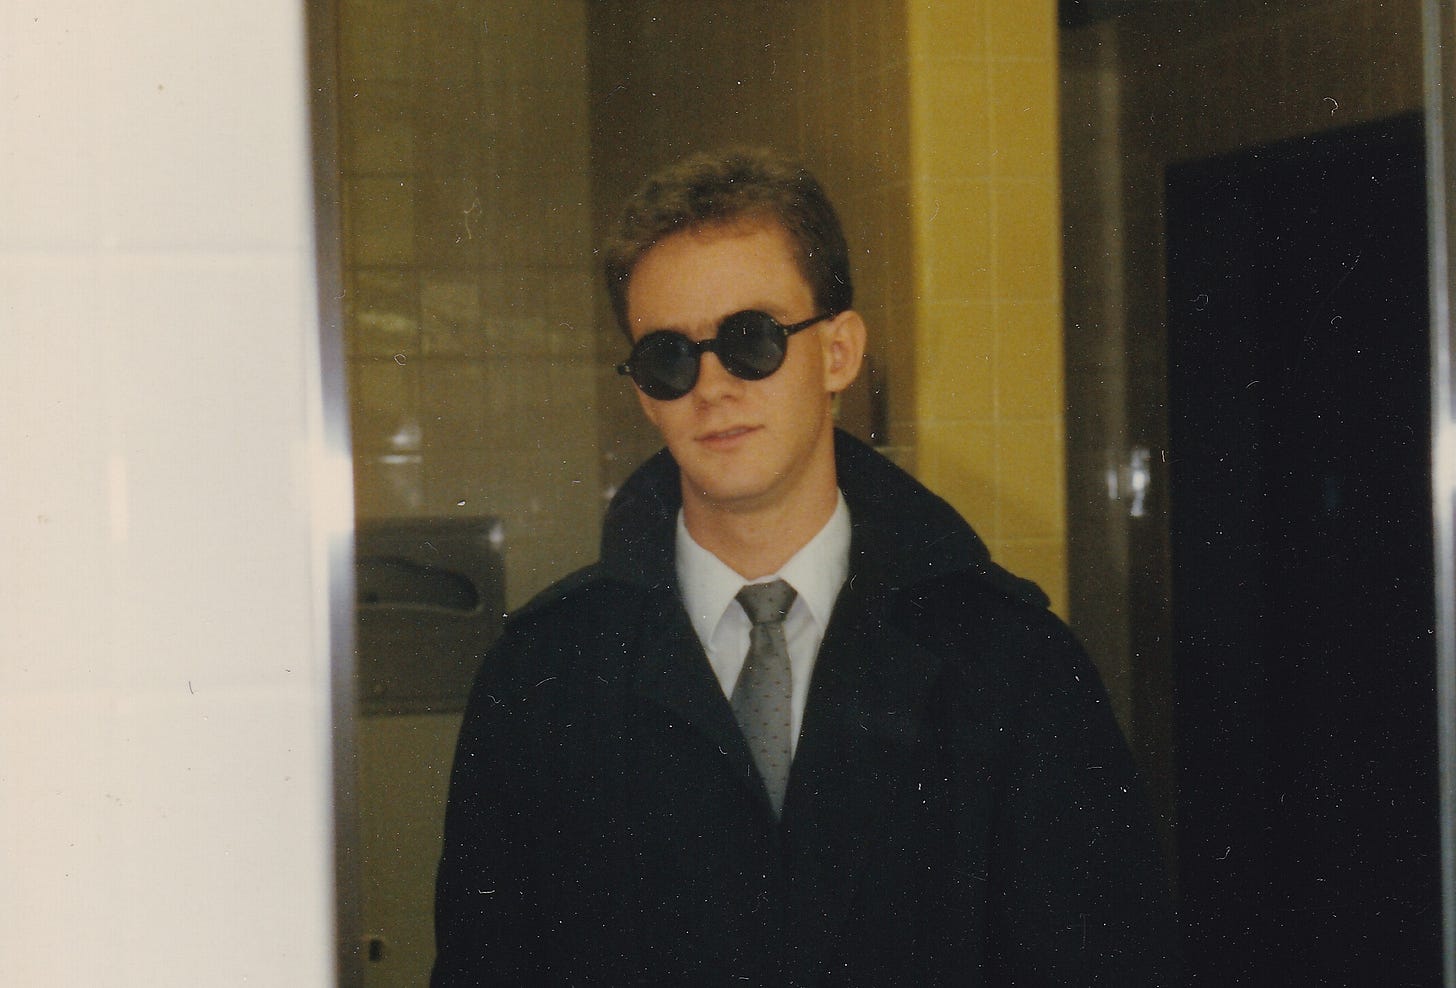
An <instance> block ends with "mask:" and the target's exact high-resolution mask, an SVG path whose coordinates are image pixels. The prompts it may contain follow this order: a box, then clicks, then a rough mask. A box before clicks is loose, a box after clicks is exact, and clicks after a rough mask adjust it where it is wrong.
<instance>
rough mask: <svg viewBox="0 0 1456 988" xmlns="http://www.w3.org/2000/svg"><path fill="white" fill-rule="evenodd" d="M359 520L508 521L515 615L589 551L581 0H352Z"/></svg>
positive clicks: (352, 276) (349, 143) (348, 121)
mask: <svg viewBox="0 0 1456 988" xmlns="http://www.w3.org/2000/svg"><path fill="white" fill-rule="evenodd" d="M340 44H341V52H340V65H341V72H342V76H343V79H342V85H341V94H342V100H341V102H342V107H341V120H340V124H341V127H340V129H341V137H342V149H341V150H342V154H341V162H342V168H341V170H342V173H343V178H344V203H343V206H344V209H343V213H344V223H345V265H346V276H345V290H346V299H345V302H346V334H347V345H348V350H349V370H350V384H351V387H352V394H353V404H354V416H353V431H354V451H355V471H356V485H355V486H356V496H357V507H358V512H359V515H360V516H361V517H365V518H378V517H389V516H401V515H403V516H423V515H462V514H463V515H491V516H497V517H500V518H502V519H504V521H505V526H506V566H507V592H508V600H509V603H510V604H511V605H512V606H514V605H515V604H519V603H521V602H522V601H524V600H525V599H526V598H528V597H529V596H530V594H531V593H533V592H534V591H536V590H538V589H540V588H541V587H542V586H543V585H545V584H546V583H548V582H549V581H551V580H552V579H555V578H556V577H558V576H560V575H562V574H563V573H565V572H566V571H568V570H570V569H571V568H573V567H575V566H577V565H580V564H582V563H585V562H589V561H590V560H591V559H592V558H594V556H595V551H596V538H597V530H598V519H599V517H600V514H601V509H602V490H601V483H600V481H599V470H598V460H597V454H596V429H597V408H596V400H595V391H596V387H595V384H596V382H595V378H594V368H595V344H594V339H593V334H592V328H591V327H592V306H591V292H592V289H593V285H594V268H593V264H592V258H591V236H590V216H591V214H590V205H589V199H590V194H591V189H590V183H589V179H588V174H589V171H588V128H587V74H586V44H587V36H586V2H585V0H553V2H550V3H540V2H535V0H492V2H491V3H488V4H481V3H471V2H465V0H426V2H419V0H411V2H405V0H342V3H341V9H340Z"/></svg>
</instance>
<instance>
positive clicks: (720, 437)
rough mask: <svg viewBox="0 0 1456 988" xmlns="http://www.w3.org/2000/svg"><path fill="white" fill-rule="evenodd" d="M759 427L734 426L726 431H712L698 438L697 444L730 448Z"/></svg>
mask: <svg viewBox="0 0 1456 988" xmlns="http://www.w3.org/2000/svg"><path fill="white" fill-rule="evenodd" d="M759 428H760V427H759V426H754V425H735V426H731V427H729V428H726V429H714V430H713V431H712V432H705V433H702V434H701V435H699V436H698V442H700V443H704V444H706V445H709V446H731V445H733V444H734V443H736V442H737V441H738V440H740V439H742V438H743V437H744V436H747V435H749V434H751V433H753V432H756V431H758V429H759Z"/></svg>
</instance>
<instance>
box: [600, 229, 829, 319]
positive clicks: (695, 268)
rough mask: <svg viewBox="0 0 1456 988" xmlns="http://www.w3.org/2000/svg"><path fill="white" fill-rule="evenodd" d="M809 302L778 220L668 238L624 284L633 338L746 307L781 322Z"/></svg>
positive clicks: (810, 294) (790, 242)
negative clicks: (650, 331)
mask: <svg viewBox="0 0 1456 988" xmlns="http://www.w3.org/2000/svg"><path fill="white" fill-rule="evenodd" d="M812 302H813V292H812V291H811V290H810V288H809V284H808V282H807V281H806V280H805V278H804V275H803V273H802V271H801V270H800V268H799V264H798V262H797V260H796V257H795V252H794V243H793V240H792V239H791V238H790V237H789V235H788V233H787V232H786V231H785V230H784V229H783V227H782V226H781V225H780V224H779V223H777V222H776V221H747V222H738V223H734V224H731V225H727V226H711V227H695V228H691V229H688V230H681V231H679V232H677V233H673V234H671V235H669V236H667V237H664V238H663V239H662V240H660V241H659V242H658V243H656V244H655V245H653V246H652V247H651V248H650V249H649V250H648V251H647V252H646V253H645V254H643V255H642V259H641V260H640V261H638V262H637V265H636V267H635V268H634V269H633V271H632V277H631V279H630V281H629V282H628V284H627V315H628V319H629V321H630V322H631V324H632V328H633V332H634V334H635V333H636V332H637V331H638V330H648V329H656V328H671V327H676V328H688V327H691V326H692V325H694V324H695V323H698V322H710V323H716V321H717V320H718V319H720V318H722V317H723V316H725V315H727V314H728V313H730V312H737V311H739V310H741V309H748V308H756V309H764V310H765V311H768V312H769V313H770V314H772V315H775V316H784V317H787V316H792V315H795V314H796V313H797V311H798V309H799V308H801V307H805V306H809V305H812Z"/></svg>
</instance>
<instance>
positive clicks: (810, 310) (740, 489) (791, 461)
mask: <svg viewBox="0 0 1456 988" xmlns="http://www.w3.org/2000/svg"><path fill="white" fill-rule="evenodd" d="M745 309H757V310H760V311H763V312H766V313H768V314H769V315H771V316H773V317H774V318H775V319H776V320H778V321H779V322H780V323H782V324H784V325H789V324H792V323H796V322H799V321H801V320H804V319H808V318H810V317H811V316H816V315H819V313H818V312H816V311H815V309H814V296H813V292H812V291H811V289H810V288H809V284H808V282H806V281H805V280H804V277H803V275H802V274H801V273H800V271H799V267H798V265H797V264H796V263H795V262H794V257H793V250H792V245H791V241H790V240H789V237H788V235H787V234H786V233H785V232H784V231H783V230H782V228H781V227H779V226H778V224H776V223H762V222H760V223H740V224H735V225H732V226H726V227H713V228H708V229H702V230H687V231H683V232H680V233H676V234H673V235H671V236H669V237H668V238H666V239H665V240H663V241H661V242H660V243H658V244H657V245H656V246H654V247H653V248H652V249H651V250H649V251H648V252H647V253H646V254H645V255H643V257H642V259H641V260H640V261H639V262H638V264H637V266H636V268H635V269H634V271H633V273H632V278H631V281H630V282H629V283H628V286H627V316H628V320H629V323H630V326H631V331H632V338H633V340H634V341H635V340H637V339H640V338H641V337H643V336H645V335H646V334H648V333H651V332H654V331H656V330H662V329H667V330H675V331H677V332H680V333H683V334H684V335H686V336H688V337H689V338H691V339H693V340H702V339H707V338H710V337H712V336H714V335H715V334H716V333H717V331H718V323H719V322H720V321H721V320H722V319H723V317H725V316H728V315H731V314H733V313H735V312H741V311H743V310H745ZM863 349H864V333H863V325H862V323H861V322H860V320H859V317H858V316H857V315H856V314H855V313H853V312H847V313H843V314H841V315H839V316H837V317H836V318H835V319H833V320H829V321H826V322H824V323H820V324H817V325H815V326H812V327H810V328H808V329H806V330H804V331H803V332H800V333H796V334H794V335H793V336H791V337H789V341H788V351H787V354H786V355H785V358H784V363H783V366H782V367H780V368H779V369H778V370H777V371H775V372H774V373H773V374H771V375H769V376H768V377H766V378H764V379H763V380H760V381H745V380H741V379H740V378H737V377H734V376H733V375H732V374H729V373H728V371H726V370H724V368H723V365H722V364H721V363H720V362H719V360H718V357H717V356H716V355H715V354H713V353H704V354H702V357H701V366H700V368H699V372H698V380H697V384H696V385H695V386H694V388H693V390H692V391H691V392H689V393H688V394H686V395H684V396H683V397H681V398H677V399H674V400H672V401H659V400H656V399H653V398H649V397H647V396H646V395H644V394H643V393H642V392H641V391H638V393H637V397H638V400H639V401H640V402H641V403H642V409H643V411H644V412H646V414H647V417H648V419H650V420H651V421H652V423H653V424H654V425H655V426H656V427H657V428H658V430H659V431H660V432H661V433H662V437H663V440H664V441H665V442H666V443H667V446H668V448H669V449H670V450H671V451H672V454H673V457H674V458H675V459H676V460H677V462H678V466H679V467H680V468H681V470H682V476H683V501H684V507H685V508H686V509H687V510H688V511H689V519H690V520H691V518H692V517H693V514H692V513H693V512H694V511H698V510H715V511H754V510H758V509H762V508H774V507H779V506H784V507H789V508H792V507H793V506H794V505H795V504H796V503H797V502H796V501H795V499H809V500H810V501H811V502H815V503H817V502H822V501H823V499H824V498H826V497H828V498H832V497H833V491H834V484H835V475H834V448H833V423H832V419H831V415H830V399H831V397H832V395H833V393H834V392H837V391H841V390H843V389H844V388H845V387H846V386H848V384H849V383H850V382H851V381H852V380H853V379H854V375H855V373H856V372H857V371H858V369H859V364H860V361H861V359H862V356H863Z"/></svg>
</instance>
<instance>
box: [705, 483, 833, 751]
mask: <svg viewBox="0 0 1456 988" xmlns="http://www.w3.org/2000/svg"><path fill="white" fill-rule="evenodd" d="M849 532H850V527H849V506H848V505H846V504H845V503H844V495H843V494H840V495H839V504H838V505H837V506H836V507H835V509H834V514H833V515H831V516H830V518H829V521H828V522H826V523H825V525H824V527H823V528H821V529H820V530H819V533H818V534H817V535H815V536H814V537H813V538H812V539H810V540H809V542H808V543H807V544H806V545H805V546H804V547H803V548H802V549H800V550H799V551H798V552H796V553H794V555H793V557H792V558H790V559H789V561H788V562H786V563H784V565H783V566H782V567H781V568H780V569H779V571H778V572H777V573H769V574H766V575H764V576H760V577H757V578H755V579H752V580H744V579H743V577H741V576H739V575H738V574H737V573H735V572H734V571H733V569H732V568H731V567H729V566H728V564H726V563H724V562H723V561H722V560H721V559H719V558H718V557H717V556H715V555H713V554H712V553H711V552H709V551H708V550H707V549H704V548H703V547H702V546H700V545H698V543H697V542H696V541H694V539H693V537H692V536H691V535H689V534H688V529H687V525H686V524H685V523H684V522H683V516H682V512H681V511H679V512H678V516H677V578H678V584H679V585H680V586H681V587H682V594H683V603H684V605H685V606H686V607H687V611H688V617H690V618H691V619H692V622H693V630H694V631H696V632H697V634H698V640H699V641H701V642H702V643H703V651H704V652H706V653H707V654H708V662H709V664H710V665H712V667H713V673H714V674H715V675H716V676H717V677H718V685H719V686H721V687H722V688H723V695H724V696H728V697H731V696H732V695H733V685H734V684H735V683H737V682H738V674H739V673H740V672H742V671H743V660H744V659H745V658H746V657H747V655H748V638H749V632H750V631H751V630H752V627H753V624H752V622H751V621H749V619H748V614H747V613H746V612H745V611H744V610H743V605H742V604H740V603H738V601H737V600H736V599H735V598H736V597H737V596H738V591H739V590H742V589H743V586H744V584H745V583H771V582H773V581H774V580H784V581H786V582H787V583H788V584H789V586H791V587H793V588H794V590H795V591H796V592H797V596H796V597H795V598H794V603H793V605H792V606H790V608H789V613H788V617H786V618H785V619H784V639H785V640H786V642H787V643H788V646H789V670H790V673H791V674H792V676H793V697H792V704H793V708H792V709H793V720H792V724H791V731H792V743H793V745H794V748H795V749H797V747H798V744H799V729H800V727H801V726H802V725H803V723H804V705H805V703H806V702H807V701H808V699H809V681H810V679H811V677H812V676H813V673H814V660H815V659H816V658H817V657H818V655H819V644H820V642H822V641H823V640H824V629H825V627H826V626H827V625H828V623H829V613H830V611H832V610H833V609H834V600H835V598H836V597H838V596H839V589H840V587H842V586H843V585H844V580H845V577H846V576H848V575H849Z"/></svg>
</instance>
